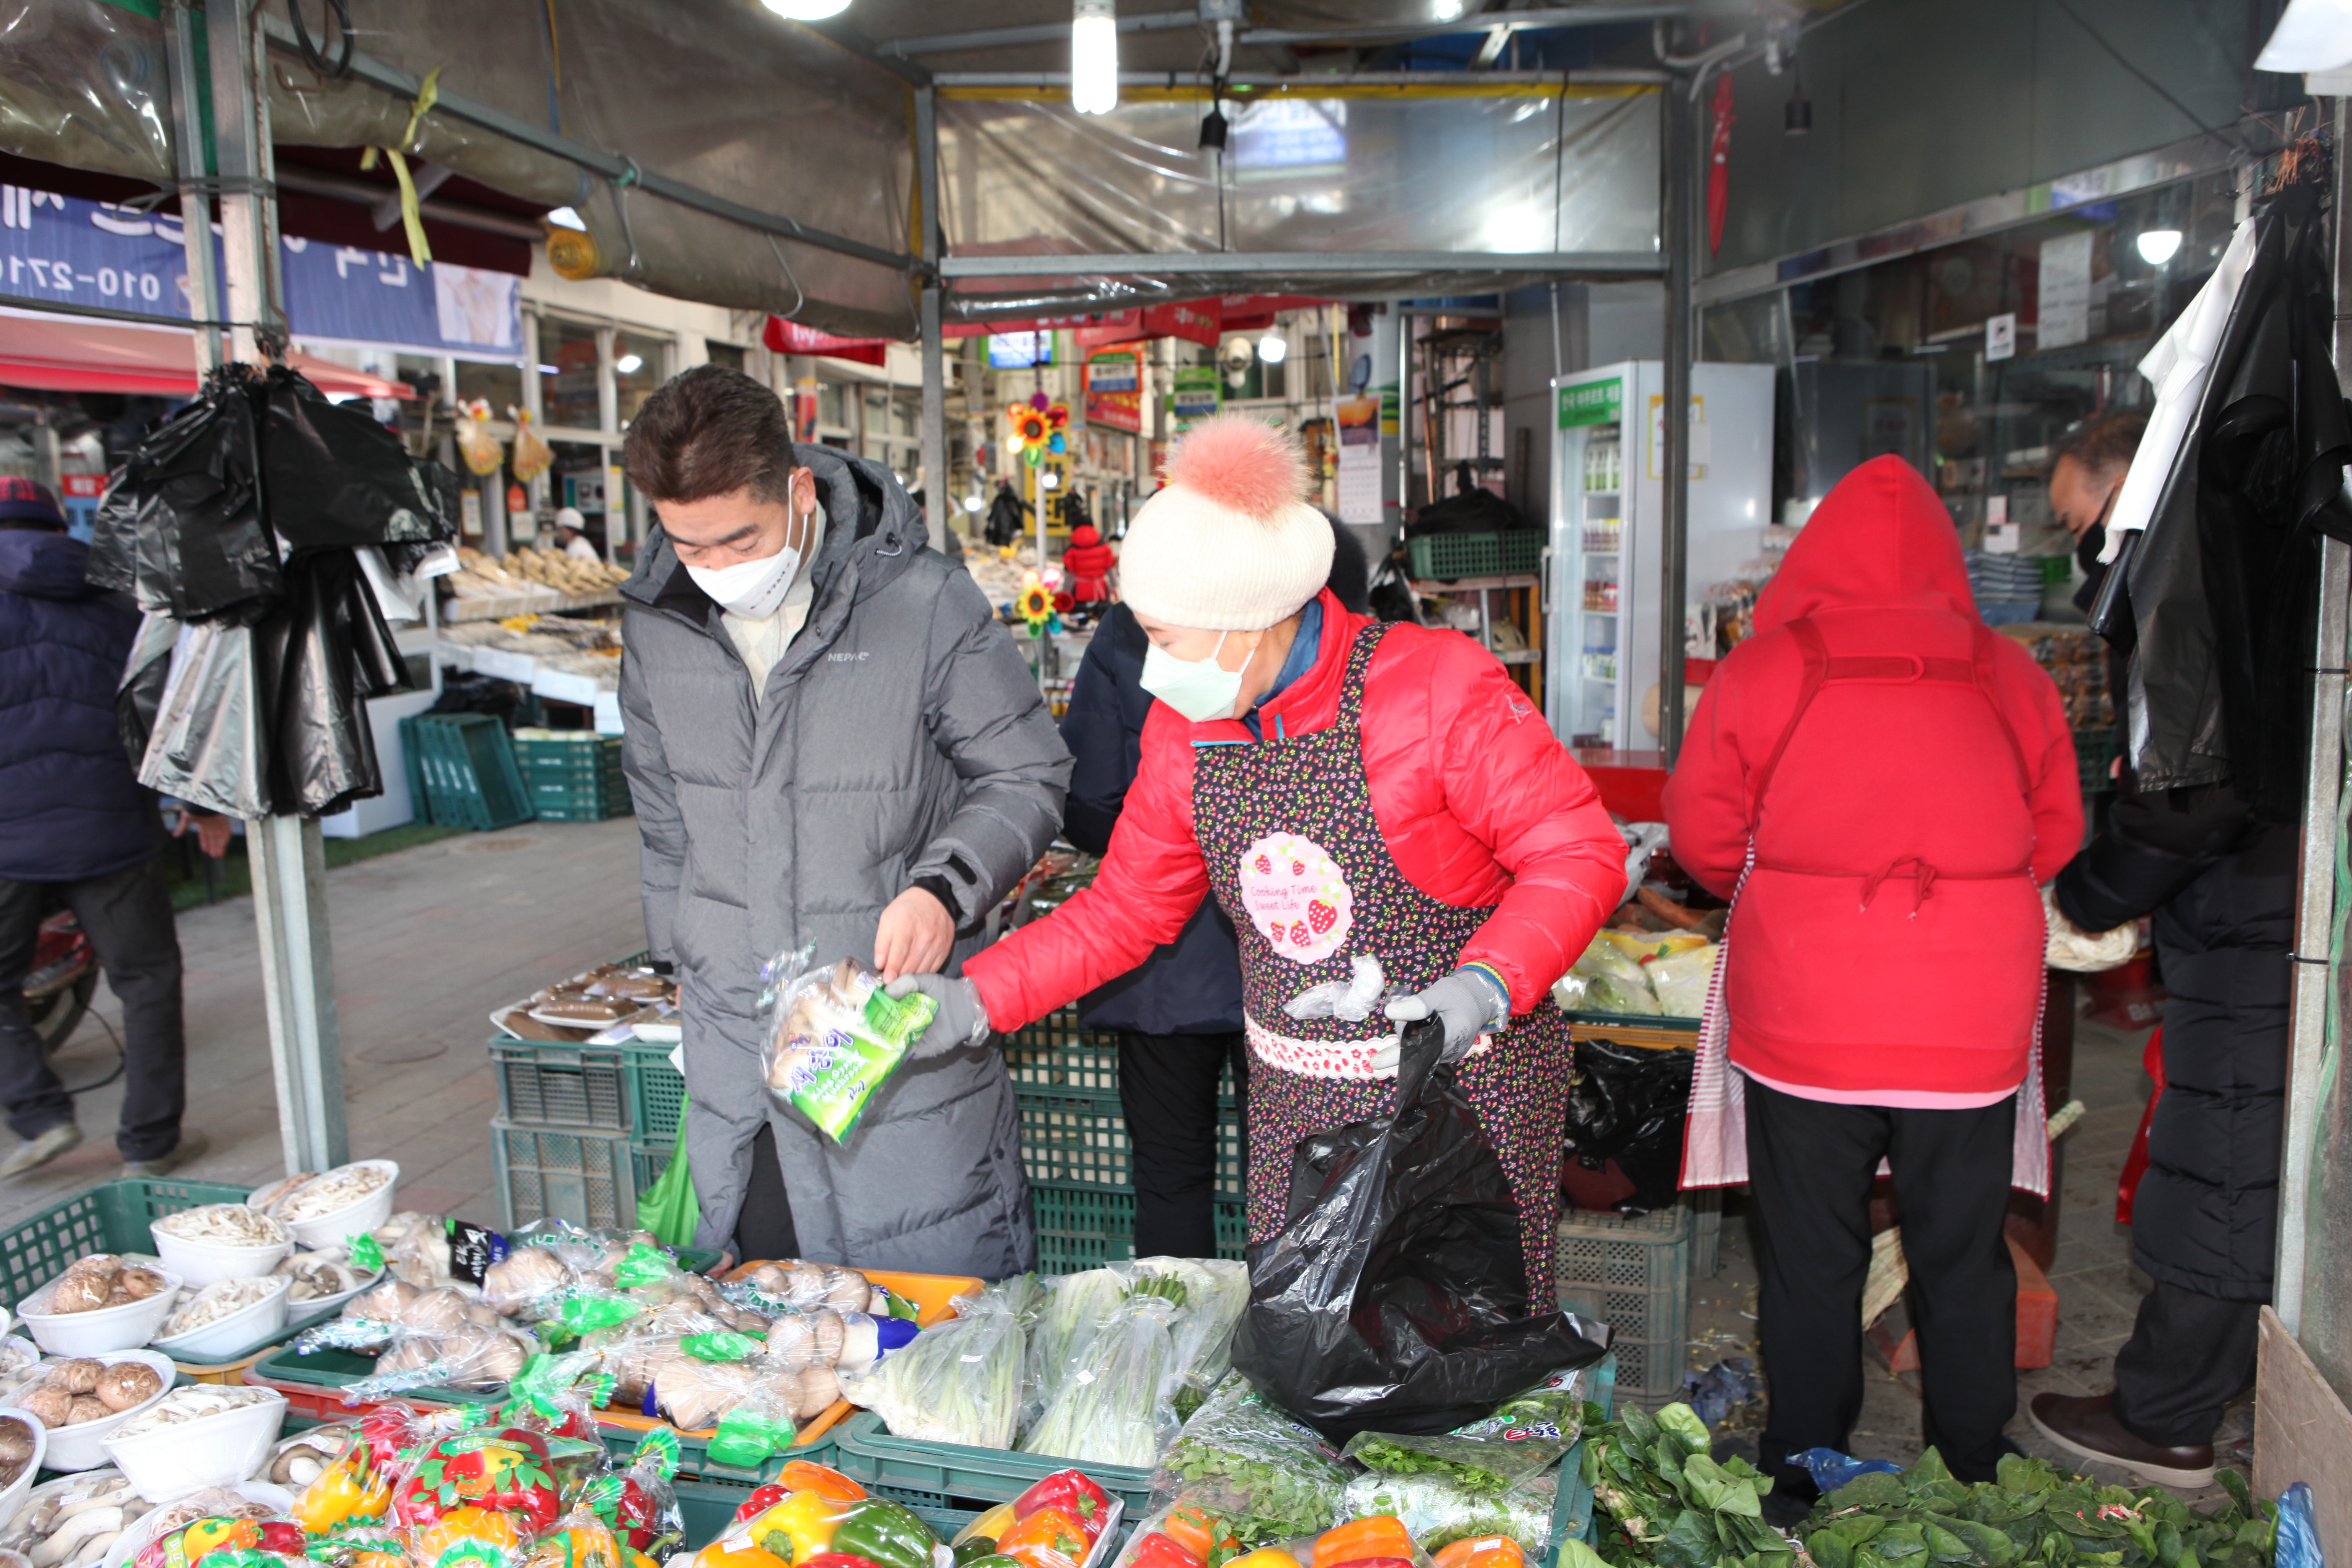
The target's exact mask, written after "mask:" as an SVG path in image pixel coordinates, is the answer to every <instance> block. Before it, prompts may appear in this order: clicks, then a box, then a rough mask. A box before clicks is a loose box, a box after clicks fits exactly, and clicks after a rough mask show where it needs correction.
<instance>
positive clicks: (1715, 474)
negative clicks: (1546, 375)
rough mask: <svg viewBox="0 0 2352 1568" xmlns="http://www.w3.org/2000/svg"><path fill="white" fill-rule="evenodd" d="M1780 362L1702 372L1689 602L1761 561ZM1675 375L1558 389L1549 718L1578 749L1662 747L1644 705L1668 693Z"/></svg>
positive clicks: (1623, 375)
mask: <svg viewBox="0 0 2352 1568" xmlns="http://www.w3.org/2000/svg"><path fill="white" fill-rule="evenodd" d="M1773 374H1774V370H1773V367H1772V366H1770V365H1768V364H1697V365H1694V366H1692V367H1691V409H1690V419H1691V423H1690V434H1691V439H1690V452H1689V462H1690V475H1691V479H1690V526H1689V531H1688V540H1689V548H1688V551H1687V553H1686V554H1685V564H1686V568H1687V570H1686V573H1685V605H1682V606H1678V607H1677V608H1676V611H1675V614H1676V616H1678V617H1680V616H1691V617H1696V616H1697V615H1698V612H1699V607H1700V606H1702V605H1705V603H1706V589H1707V585H1708V584H1711V583H1718V582H1725V581H1728V580H1729V579H1730V578H1731V576H1732V575H1733V574H1734V573H1736V572H1737V571H1738V569H1739V567H1740V566H1741V565H1742V564H1744V563H1747V562H1748V561H1750V560H1752V559H1753V558H1755V557H1756V556H1758V555H1759V554H1760V553H1762V552H1763V550H1764V529H1765V526H1766V525H1767V524H1768V523H1769V522H1770V521H1772V519H1771V517H1770V515H1769V514H1770V507H1771V499H1772V383H1773ZM1552 399H1553V413H1554V422H1553V430H1554V438H1553V448H1552V469H1551V471H1552V509H1551V551H1550V558H1549V566H1548V567H1547V571H1548V573H1549V582H1548V583H1547V584H1546V588H1547V591H1548V595H1549V605H1550V612H1549V613H1550V617H1551V624H1550V626H1549V627H1548V628H1547V632H1548V634H1549V655H1550V657H1549V659H1548V660H1547V661H1546V682H1545V685H1546V690H1545V704H1544V710H1545V712H1546V713H1547V714H1548V715H1549V718H1550V720H1551V726H1552V730H1553V731H1554V732H1555V733H1556V734H1558V735H1559V738H1560V739H1561V740H1562V741H1564V742H1568V743H1569V744H1570V745H1571V746H1601V747H1609V748H1612V749H1615V750H1620V751H1646V750H1650V749H1652V748H1654V747H1655V746H1656V745H1657V744H1658V740H1657V737H1656V736H1655V735H1654V734H1653V733H1652V732H1651V731H1650V730H1649V729H1648V728H1647V726H1646V725H1645V724H1644V722H1643V699H1644V698H1645V697H1646V696H1647V695H1648V693H1649V692H1650V690H1651V689H1652V688H1653V687H1654V686H1655V685H1656V684H1657V681H1658V625H1659V622H1658V617H1659V615H1660V612H1661V608H1662V606H1661V605H1660V599H1661V597H1662V595H1661V592H1660V589H1661V586H1662V584H1661V583H1660V579H1659V572H1660V561H1659V552H1660V533H1659V512H1660V509H1661V506H1662V504H1663V499H1664V496H1663V492H1664V477H1665V476H1664V468H1663V467H1662V454H1661V451H1660V445H1659V444H1660V440H1661V438H1662V437H1663V435H1664V429H1665V423H1664V415H1665V367H1664V365H1663V364H1661V363H1658V362H1657V361H1655V360H1629V361H1626V362H1624V363H1619V364H1610V365H1601V366H1598V367H1596V368H1594V369H1591V370H1587V371H1579V372H1577V373H1576V374H1573V375H1564V376H1561V377H1559V379H1557V380H1555V381H1554V382H1553V383H1552Z"/></svg>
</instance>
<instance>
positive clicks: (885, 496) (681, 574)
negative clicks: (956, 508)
mask: <svg viewBox="0 0 2352 1568" xmlns="http://www.w3.org/2000/svg"><path fill="white" fill-rule="evenodd" d="M793 456H794V458H796V459H797V460H798V462H799V464H800V466H801V467H803V468H806V469H808V470H809V471H810V473H811V474H813V475H814V476H815V479H816V493H817V501H818V504H820V505H822V506H823V507H824V543H823V544H822V545H821V546H819V548H818V552H817V558H816V559H815V560H814V561H813V562H811V563H809V564H808V565H807V566H806V567H804V568H803V570H804V571H806V572H809V573H811V574H813V575H812V577H811V579H810V585H811V586H812V587H813V588H814V591H815V597H814V601H813V604H814V605H824V604H825V603H826V602H827V601H828V599H829V598H830V597H831V596H832V593H833V589H834V587H835V584H838V583H841V582H842V581H843V580H844V579H845V576H849V578H850V586H849V588H848V592H849V593H850V595H852V602H853V603H855V602H856V600H861V599H868V598H871V597H873V595H876V594H877V593H879V592H880V591H881V590H882V589H883V588H884V587H886V586H887V585H888V584H890V583H891V582H893V581H894V580H896V579H897V577H898V574H900V573H902V572H904V571H905V570H906V569H907V567H908V564H909V563H911V562H912V561H913V560H914V558H915V555H916V553H917V552H919V551H920V550H921V549H922V548H923V545H924V543H925V542H926V540H927V539H928V538H929V531H928V530H927V529H926V528H925V526H924V522H923V513H922V510H921V509H920V508H919V507H918V506H916V505H915V501H914V498H913V497H911V496H909V495H908V493H907V492H906V490H905V489H903V488H901V487H900V485H899V483H898V480H897V479H894V478H892V477H891V473H890V470H889V469H888V468H885V467H884V466H883V465H881V464H880V463H877V462H875V461H874V460H873V459H871V458H853V457H851V456H849V455H848V454H847V453H845V452H840V451H836V450H835V449H834V448H833V447H821V446H817V445H814V443H809V442H801V443H798V444H796V445H795V446H794V447H793ZM648 544H649V548H647V549H646V551H645V552H643V554H641V555H640V556H639V558H638V561H637V569H636V571H635V572H634V573H632V574H630V577H629V580H628V581H627V582H626V583H624V584H621V595H622V597H624V598H626V599H632V600H635V602H636V603H638V604H641V605H648V606H652V607H657V608H660V609H666V610H671V611H676V612H677V613H679V614H682V615H684V616H687V617H688V619H690V620H703V621H709V622H711V623H713V624H715V623H716V618H717V616H718V613H719V606H718V605H717V604H716V603H715V602H714V601H713V600H712V599H711V597H710V595H708V594H706V593H704V592H703V591H702V590H701V588H700V587H698V586H697V585H696V584H695V581H694V579H693V577H691V576H690V575H688V573H687V571H686V569H685V567H684V566H682V565H680V564H679V563H678V559H677V552H676V551H675V550H673V549H671V548H670V542H669V537H668V535H667V534H665V533H664V532H663V531H661V530H660V528H659V527H658V526H656V528H655V530H654V532H653V536H652V538H651V539H650V541H648ZM853 565H854V566H855V568H856V571H855V573H854V575H852V574H850V572H849V569H850V568H851V567H852V566H853ZM817 616H818V612H817V611H816V610H814V609H812V611H811V619H812V620H814V619H816V618H817Z"/></svg>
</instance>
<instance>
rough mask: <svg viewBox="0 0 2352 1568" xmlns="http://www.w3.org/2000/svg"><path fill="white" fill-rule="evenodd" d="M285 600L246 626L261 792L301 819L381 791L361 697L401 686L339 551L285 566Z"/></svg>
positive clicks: (380, 630)
mask: <svg viewBox="0 0 2352 1568" xmlns="http://www.w3.org/2000/svg"><path fill="white" fill-rule="evenodd" d="M286 582H287V596H286V599H285V602H284V603H283V604H281V605H279V606H278V609H277V610H275V611H274V612H272V613H271V614H270V615H269V616H268V617H267V618H265V619H264V620H263V621H262V622H261V623H260V624H259V625H258V626H255V627H254V631H253V636H254V658H255V660H256V662H257V665H258V666H259V669H260V686H261V689H262V691H263V692H264V693H265V694H266V697H267V701H268V708H267V712H268V721H267V731H266V732H267V734H268V743H269V769H270V773H269V777H270V793H271V794H272V795H274V796H276V797H277V799H278V802H279V803H280V809H281V810H286V811H296V812H299V813H301V814H302V815H303V816H323V815H326V814H328V813H330V812H336V811H341V809H342V808H343V807H344V806H346V805H350V804H351V803H352V801H354V800H362V799H366V798H369V797H371V796H374V795H382V794H383V771H382V769H381V767H380V766H379V764H378V762H377V758H376V750H375V736H374V733H373V731H372V729H371V728H370V725H369V722H368V713H367V701H366V700H367V699H368V698H371V697H383V696H388V695H390V694H391V693H393V692H394V691H400V690H404V689H406V687H407V684H408V681H407V670H406V667H405V666H404V664H403V663H402V661H401V658H400V649H399V647H398V646H397V645H396V644H395V643H394V640H393V635H392V629H391V628H390V627H389V626H386V625H385V624H384V621H383V613H382V612H381V611H380V610H379V609H378V608H377V607H376V600H375V591H374V590H373V588H371V587H369V586H368V583H367V578H366V576H365V574H362V571H361V570H360V565H359V562H358V561H357V560H356V559H355V558H354V556H353V555H352V552H350V551H348V550H320V551H313V552H310V554H307V555H298V556H296V557H294V558H293V559H292V560H291V561H289V562H288V563H287V565H286Z"/></svg>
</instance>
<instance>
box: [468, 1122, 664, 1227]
mask: <svg viewBox="0 0 2352 1568" xmlns="http://www.w3.org/2000/svg"><path fill="white" fill-rule="evenodd" d="M490 1157H491V1163H492V1164H493V1165H494V1166H495V1167H496V1169H497V1172H498V1179H499V1213H500V1215H502V1217H503V1219H504V1222H505V1228H506V1229H508V1230H509V1231H514V1230H520V1229H521V1228H522V1227H523V1226H526V1225H529V1224H530V1222H531V1221H533V1220H537V1219H563V1220H569V1221H571V1222H572V1224H573V1225H576V1226H581V1227H582V1228H583V1229H586V1230H634V1229H635V1227H636V1223H637V1185H636V1171H635V1166H634V1164H633V1163H631V1161H630V1158H629V1140H628V1135H627V1134H626V1133H625V1132H599V1131H593V1130H591V1129H587V1128H572V1127H564V1128H551V1127H517V1126H515V1125H513V1124H512V1123H511V1122H509V1121H507V1120H506V1119H505V1118H504V1117H499V1118H497V1119H495V1120H493V1121H491V1123H490Z"/></svg>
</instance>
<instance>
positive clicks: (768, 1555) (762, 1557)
mask: <svg viewBox="0 0 2352 1568" xmlns="http://www.w3.org/2000/svg"><path fill="white" fill-rule="evenodd" d="M694 1568H786V1564H785V1563H784V1560H783V1559H782V1558H781V1557H779V1556H777V1555H776V1554H775V1553H774V1552H763V1551H761V1549H760V1548H759V1547H756V1546H752V1545H750V1544H748V1543H738V1544H736V1545H732V1546H730V1545H729V1544H728V1543H727V1542H723V1541H714V1542H711V1543H710V1544H709V1545H708V1546H706V1547H704V1548H703V1549H702V1550H701V1551H699V1552H696V1553H695V1554H694Z"/></svg>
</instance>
